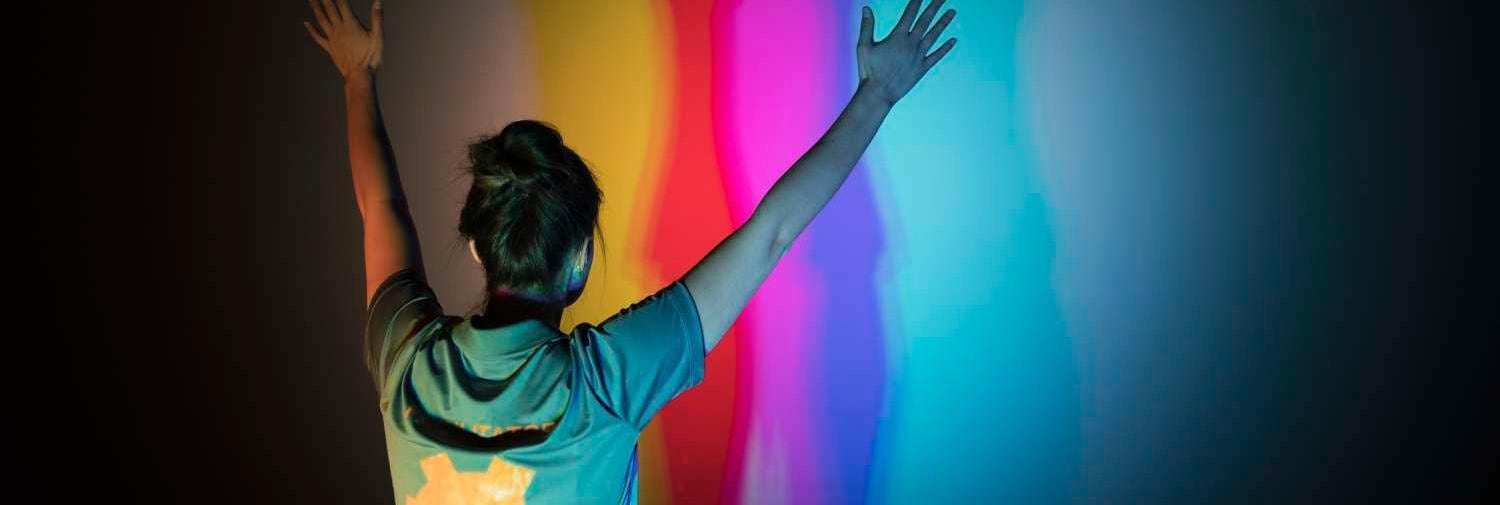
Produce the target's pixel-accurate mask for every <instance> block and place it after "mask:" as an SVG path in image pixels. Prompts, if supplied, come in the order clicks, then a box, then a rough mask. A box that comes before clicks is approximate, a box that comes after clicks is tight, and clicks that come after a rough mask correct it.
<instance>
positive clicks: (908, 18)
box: [892, 0, 922, 35]
mask: <svg viewBox="0 0 1500 505" xmlns="http://www.w3.org/2000/svg"><path fill="white" fill-rule="evenodd" d="M921 5H922V0H911V1H909V2H906V10H905V11H903V12H902V13H901V19H900V20H898V21H896V28H895V29H894V30H893V31H892V34H894V35H904V34H908V33H909V32H910V31H911V23H912V21H913V20H916V19H917V7H920V6H921Z"/></svg>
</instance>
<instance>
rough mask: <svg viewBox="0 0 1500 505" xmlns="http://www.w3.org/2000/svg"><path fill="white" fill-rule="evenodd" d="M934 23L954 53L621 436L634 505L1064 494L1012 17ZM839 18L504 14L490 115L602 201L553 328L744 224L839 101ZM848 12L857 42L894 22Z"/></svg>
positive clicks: (1071, 363) (765, 10)
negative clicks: (571, 294)
mask: <svg viewBox="0 0 1500 505" xmlns="http://www.w3.org/2000/svg"><path fill="white" fill-rule="evenodd" d="M949 3H950V5H949V7H953V8H957V9H959V10H960V14H961V15H960V16H959V18H958V20H957V21H956V22H955V23H954V24H953V26H951V27H950V28H949V30H948V35H949V36H956V37H958V38H960V39H961V42H960V44H959V46H958V48H957V50H956V51H955V52H954V53H953V54H951V55H949V57H948V58H947V59H946V60H945V61H944V63H943V64H942V65H940V66H939V67H938V68H936V69H935V70H934V71H933V72H932V73H931V74H930V75H928V77H927V78H926V79H925V80H924V81H923V82H922V83H920V84H919V85H918V86H917V88H916V89H915V90H913V92H912V93H911V94H910V95H909V96H908V97H907V98H906V99H905V100H904V101H903V102H902V103H900V104H899V105H898V106H897V108H896V110H895V111H894V112H893V113H892V114H891V116H890V118H889V119H888V121H887V122H886V124H885V126H884V128H883V129H882V130H881V133H880V134H879V136H877V137H876V139H875V143H874V145H872V146H871V149H870V151H869V152H868V153H867V155H866V157H865V158H864V160H862V161H861V163H860V165H859V166H858V167H856V169H855V171H854V173H853V175H852V176H851V177H850V179H849V180H848V182H847V183H846V184H845V185H844V187H843V188H842V189H841V190H840V192H839V193H838V195H837V196H836V197H835V198H834V200H833V201H832V202H831V203H830V204H829V206H828V207H827V208H826V209H825V210H824V211H823V213H822V214H821V215H820V216H819V217H818V218H817V220H815V221H814V222H813V223H812V225H811V226H810V227H809V228H808V229H807V231H806V232H805V233H804V235H803V236H802V237H801V238H800V239H799V241H798V242H797V243H796V244H795V245H794V246H793V247H792V248H791V250H790V251H789V252H788V253H787V255H786V256H785V258H784V259H783V260H782V262H781V264H780V265H779V266H778V267H777V269H776V270H775V271H774V272H773V273H772V274H771V276H770V278H769V279H768V280H767V281H766V283H765V284H764V286H763V287H762V288H761V290H760V291H759V292H758V294H757V295H756V296H755V298H754V299H753V300H752V301H751V303H750V305H749V307H748V308H747V309H746V311H745V313H744V314H743V315H742V317H741V318H740V320H739V322H738V323H737V324H736V326H735V327H734V328H733V329H732V330H731V333H730V335H729V336H728V337H727V338H726V340H725V341H724V342H723V343H721V344H720V345H719V347H718V348H717V349H715V350H714V352H713V354H711V355H710V356H709V358H708V375H707V378H706V379H705V380H704V382H703V383H702V384H701V385H700V386H698V387H697V388H696V389H694V390H692V391H690V392H688V393H686V394H684V395H682V396H681V397H679V398H678V399H676V400H675V401H674V402H673V403H672V404H670V405H669V406H668V407H667V408H666V409H665V410H664V411H662V413H661V414H660V415H659V416H658V417H657V419H656V421H655V422H654V423H653V424H652V425H651V427H650V428H649V429H648V430H647V431H646V432H645V433H644V434H643V436H642V438H641V449H642V452H641V454H642V456H641V464H642V472H641V486H642V488H641V498H642V501H643V502H644V503H678V504H696V503H714V502H719V503H746V504H751V503H908V502H911V503H959V502H963V501H965V500H966V499H968V500H972V499H976V498H985V499H987V500H994V499H1006V498H1010V499H1017V500H1027V501H1030V502H1034V501H1037V500H1052V499H1055V498H1059V496H1057V495H1058V494H1060V493H1064V492H1067V489H1068V488H1069V487H1068V486H1069V484H1070V483H1072V482H1074V481H1076V480H1077V479H1079V478H1081V477H1080V476H1081V475H1082V474H1083V471H1082V470H1081V468H1080V466H1081V465H1080V462H1079V453H1080V451H1081V442H1080V437H1079V433H1080V420H1079V417H1080V408H1079V405H1080V394H1079V386H1078V383H1079V379H1078V378H1077V373H1076V371H1075V360H1074V358H1073V349H1072V347H1071V344H1070V343H1069V342H1070V341H1069V339H1068V336H1067V333H1066V327H1065V325H1064V322H1063V317H1062V315H1061V311H1060V309H1059V307H1058V304H1057V302H1056V300H1057V295H1056V293H1054V291H1053V282H1052V277H1053V266H1052V263H1053V258H1054V249H1055V245H1054V244H1055V240H1054V239H1053V235H1052V228H1051V226H1050V225H1049V218H1048V212H1049V210H1048V206H1047V205H1046V202H1045V201H1044V198H1043V195H1044V193H1043V191H1042V188H1041V187H1040V184H1041V183H1040V182H1039V181H1041V180H1042V179H1043V177H1041V174H1038V173H1037V171H1038V168H1037V167H1036V163H1035V162H1034V161H1033V159H1034V158H1035V155H1034V154H1033V147H1031V146H1030V140H1029V139H1028V131H1027V128H1026V124H1027V121H1026V118H1027V117H1028V116H1027V114H1028V111H1026V110H1024V109H1023V107H1022V105H1021V104H1025V103H1027V100H1026V97H1025V96H1023V95H1024V93H1025V90H1024V89H1023V88H1024V87H1023V86H1019V85H1017V78H1016V76H1017V66H1018V65H1019V63H1018V57H1017V54H1018V53H1021V52H1022V51H1020V50H1019V49H1020V44H1021V43H1020V42H1018V40H1020V37H1018V31H1019V27H1020V26H1021V25H1022V11H1021V5H1020V3H1019V2H1010V1H996V2H989V1H986V2H962V1H956V0H955V1H951V2H949ZM862 5H864V3H863V2H853V1H847V0H830V1H822V0H820V1H816V2H813V1H806V0H767V1H754V2H750V1H745V2H735V1H719V2H710V1H686V0H673V1H659V2H620V1H603V0H600V1H568V2H557V1H550V0H529V1H525V2H522V3H521V4H520V5H518V6H515V7H514V8H513V9H510V13H511V14H512V15H514V17H513V18H511V19H507V20H505V24H507V25H509V26H508V27H507V28H506V29H513V30H519V31H520V33H521V35H520V36H519V37H515V38H517V39H519V40H523V41H526V43H527V44H528V45H529V47H527V48H525V49H524V50H522V51H521V52H522V54H523V56H522V57H521V58H522V59H525V60H529V66H528V63H526V62H521V63H517V64H512V66H513V67H517V68H528V69H529V71H530V76H529V77H530V81H531V82H529V83H526V84H524V85H517V86H515V87H514V88H512V89H511V90H509V92H511V93H514V92H516V91H517V90H520V91H522V92H523V93H524V92H525V91H526V90H530V92H531V93H532V96H531V97H530V100H529V101H527V102H526V103H528V104H530V105H529V107H531V108H532V110H533V111H534V116H535V117H537V118H540V119H543V120H546V121H549V122H552V123H553V124H555V125H557V126H558V127H559V129H561V130H562V132H563V135H564V137H565V138H566V139H567V140H568V142H569V143H570V144H571V145H572V146H573V147H574V148H575V149H577V150H578V151H579V152H580V153H581V154H582V155H583V156H584V158H585V159H587V160H588V161H589V162H590V163H591V164H592V165H593V166H594V168H595V170H596V172H597V173H598V174H599V176H600V180H601V184H602V185H603V187H604V191H605V203H604V209H603V217H602V223H601V224H602V226H603V228H604V235H605V244H606V246H607V250H606V255H605V257H604V258H603V261H602V262H601V263H600V264H598V265H596V269H595V271H594V273H593V277H592V279H591V281H590V285H589V289H588V291H587V292H586V293H585V294H584V296H583V298H582V299H581V300H580V301H579V302H578V303H577V304H576V305H575V306H574V307H573V309H571V310H570V311H569V313H568V314H567V316H566V317H565V319H564V321H563V324H564V327H565V328H569V327H571V326H572V325H573V324H576V323H578V322H581V321H598V320H600V319H602V318H603V317H606V316H608V315H609V314H611V313H613V312H614V311H616V310H618V309H619V308H620V307H623V306H625V305H626V304H628V303H630V302H631V301H634V300H636V299H639V298H640V297H641V296H644V295H646V294H649V293H650V292H651V291H653V290H655V289H657V288H659V287H661V286H663V285H665V284H666V283H667V282H670V281H671V280H672V279H675V278H677V277H678V276H680V275H682V274H683V273H684V272H685V271H686V270H687V269H688V268H689V267H690V266H691V265H692V264H693V263H694V262H695V261H696V260H697V259H698V258H699V257H701V255H702V254H704V253H705V252H707V251H708V250H709V249H710V248H711V247H712V246H713V245H714V244H715V243H717V241H718V240H719V239H721V238H722V237H723V236H724V235H725V234H727V233H728V232H729V231H730V230H731V229H732V228H733V226H734V225H735V224H738V223H741V222H743V221H744V220H745V219H746V218H747V217H748V216H749V215H750V213H751V212H752V210H753V208H754V205H755V203H756V202H757V201H758V199H759V197H760V196H761V195H763V194H764V193H765V191H766V190H767V189H769V187H770V185H771V184H772V183H773V182H774V181H775V180H776V178H777V177H778V176H779V175H780V174H781V173H782V172H783V171H784V170H785V169H786V168H787V167H788V166H790V165H791V164H792V163H793V162H794V161H795V160H796V159H797V158H798V157H799V156H800V155H801V154H802V153H803V152H805V151H806V150H807V149H808V148H809V147H810V146H811V145H812V144H813V142H815V141H816V140H817V139H818V137H819V136H820V135H821V134H822V132H823V131H824V130H825V129H826V128H827V127H828V125H829V124H830V123H831V122H832V121H833V119H834V117H835V116H836V115H837V114H838V112H839V111H840V110H841V108H842V107H843V105H844V104H845V103H846V100H847V99H848V97H849V96H850V94H851V93H852V91H853V89H854V85H855V79H856V77H855V74H854V70H855V62H854V43H855V38H856V35H857V34H858V24H859V17H858V16H859V9H860V7H861V6H862ZM871 5H873V6H874V8H875V9H876V12H877V18H878V20H879V21H878V23H877V26H876V33H877V36H881V35H883V34H885V33H886V32H888V31H889V30H890V27H891V26H892V25H893V24H894V23H895V20H896V18H897V17H898V16H899V14H900V11H901V8H902V6H903V5H904V1H901V0H879V1H874V2H871ZM511 79H512V80H524V79H526V76H513V77H511ZM512 99H514V98H512ZM523 101H524V100H523ZM496 126H497V127H498V126H499V125H498V124H497V125H496ZM445 218H446V217H445Z"/></svg>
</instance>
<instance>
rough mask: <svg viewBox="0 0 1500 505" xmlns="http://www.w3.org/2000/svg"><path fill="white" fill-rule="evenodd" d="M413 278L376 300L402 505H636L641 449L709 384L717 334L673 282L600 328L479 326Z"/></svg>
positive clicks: (390, 442) (375, 370)
mask: <svg viewBox="0 0 1500 505" xmlns="http://www.w3.org/2000/svg"><path fill="white" fill-rule="evenodd" d="M471 323H472V316H471V317H469V318H464V317H458V316H450V315H444V313H443V308H442V306H441V305H439V304H438V300H437V297H436V296H435V295H434V294H433V292H432V289H431V288H430V287H428V286H427V285H426V284H425V283H423V282H422V281H421V280H420V279H419V278H418V277H417V276H416V275H415V274H414V272H413V271H412V270H402V271H400V272H396V273H395V274H392V275H391V276H390V278H388V279H386V280H385V281H384V282H383V283H381V285H380V287H379V288H377V289H376V291H375V297H374V301H373V303H371V306H370V311H369V318H368V320H367V322H366V326H365V351H366V352H365V364H366V366H367V367H368V368H369V370H370V373H371V375H372V376H373V377H374V379H375V386H376V389H377V390H378V391H379V392H380V413H381V416H382V418H383V419H384V424H385V441H386V450H387V454H388V457H389V459H390V465H391V480H392V483H393V486H394V489H395V498H396V500H397V502H398V503H406V504H428V503H445V504H446V503H465V504H524V503H532V504H537V503H542V504H548V503H603V504H618V503H635V501H636V482H637V479H636V438H637V437H638V436H639V435H640V432H641V430H642V429H643V428H645V426H646V424H647V423H648V422H650V420H651V416H652V415H654V414H655V413H656V411H657V410H659V409H661V407H662V406H663V405H665V404H666V403H667V401H669V400H671V399H672V398H675V397H676V396H677V395H678V394H680V393H681V392H683V391H685V390H687V389H688V388H690V387H693V386H695V385H697V384H698V383H699V382H700V381H702V380H703V355H704V350H703V329H702V326H701V324H700V323H699V321H698V309H697V306H696V304H695V303H694V301H693V298H692V295H691V294H690V293H688V290H687V286H685V285H684V284H683V283H682V282H681V281H677V282H673V283H672V284H671V285H668V286H667V287H665V288H662V290H661V291H658V292H656V293H655V294H652V295H651V296H648V297H646V298H645V299H643V300H641V301H639V302H636V303H634V304H631V305H630V306H629V307H627V308H625V309H623V310H621V311H620V312H619V313H616V314H615V315H613V316H611V317H610V318H608V319H606V320H605V321H604V322H602V323H600V324H599V325H598V326H594V325H591V324H587V323H584V324H579V325H578V326H576V327H574V328H573V331H572V332H570V333H566V334H565V333H562V332H561V331H558V329H556V328H553V327H549V326H548V325H547V324H545V323H543V322H541V321H536V320H529V321H522V322H519V323H515V324H511V325H508V326H503V327H499V328H475V327H474V326H473V325H472V324H471Z"/></svg>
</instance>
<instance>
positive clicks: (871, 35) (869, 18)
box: [859, 5, 875, 46]
mask: <svg viewBox="0 0 1500 505" xmlns="http://www.w3.org/2000/svg"><path fill="white" fill-rule="evenodd" d="M860 10H861V11H862V12H863V13H862V15H861V16H860V17H859V44H860V45H862V46H869V45H871V44H874V43H875V13H874V11H872V10H871V9H870V6H868V5H866V6H865V8H863V9H860Z"/></svg>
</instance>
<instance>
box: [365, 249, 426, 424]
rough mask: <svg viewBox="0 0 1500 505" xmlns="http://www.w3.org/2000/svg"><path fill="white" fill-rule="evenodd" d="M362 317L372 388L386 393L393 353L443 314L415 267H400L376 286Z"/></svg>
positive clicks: (401, 349) (404, 346)
mask: <svg viewBox="0 0 1500 505" xmlns="http://www.w3.org/2000/svg"><path fill="white" fill-rule="evenodd" d="M371 300H372V301H371V302H370V307H369V311H368V313H367V315H366V318H365V345H364V348H365V368H367V369H368V370H369V371H370V375H371V376H372V378H374V380H375V389H376V391H378V392H380V393H381V394H382V395H384V393H385V379H386V376H388V375H389V374H390V370H391V366H392V365H393V364H394V362H395V360H396V356H397V355H399V354H401V352H402V351H403V350H404V349H405V348H406V347H407V346H409V345H410V344H411V343H412V341H413V340H415V337H416V336H417V334H418V333H420V332H421V331H422V329H423V328H424V327H426V326H427V325H428V324H429V323H431V322H432V321H433V320H435V319H437V318H439V317H441V316H442V315H443V307H442V306H441V305H439V304H438V300H437V295H435V294H433V292H432V288H430V287H428V286H427V283H426V282H424V281H423V280H422V279H421V278H420V277H419V276H418V275H417V272H416V271H415V270H412V269H410V268H407V269H402V270H400V271H397V272H396V273H393V274H391V276H390V277H387V278H386V280H385V281H383V282H381V283H380V287H378V288H375V296H374V297H373V298H372V299H371Z"/></svg>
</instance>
